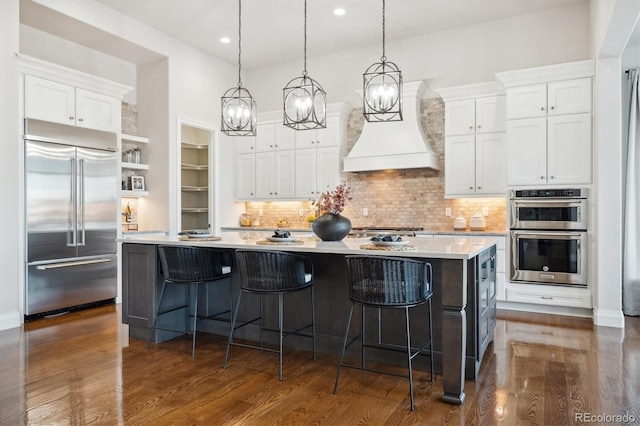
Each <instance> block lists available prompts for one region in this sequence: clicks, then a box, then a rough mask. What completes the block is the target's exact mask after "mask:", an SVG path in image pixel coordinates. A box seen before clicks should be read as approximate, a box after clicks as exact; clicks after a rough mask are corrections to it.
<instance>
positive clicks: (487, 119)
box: [445, 96, 506, 136]
mask: <svg viewBox="0 0 640 426" xmlns="http://www.w3.org/2000/svg"><path fill="white" fill-rule="evenodd" d="M505 105H506V103H505V97H504V96H486V97H482V98H477V99H463V100H458V101H450V102H446V104H445V117H446V118H445V135H446V136H456V135H473V134H476V133H495V132H504V131H505Z"/></svg>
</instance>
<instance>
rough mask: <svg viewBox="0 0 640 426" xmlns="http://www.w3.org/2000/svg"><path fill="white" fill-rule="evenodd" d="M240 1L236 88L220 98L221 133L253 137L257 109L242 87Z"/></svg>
mask: <svg viewBox="0 0 640 426" xmlns="http://www.w3.org/2000/svg"><path fill="white" fill-rule="evenodd" d="M241 35H242V0H238V86H237V87H232V88H231V89H229V90H227V91H226V92H225V94H224V95H223V96H222V126H221V130H222V132H223V133H225V134H227V135H229V136H255V134H256V121H257V114H258V112H257V107H256V101H255V100H254V99H253V98H252V97H251V93H249V91H248V90H247V89H245V88H244V87H242V77H241V76H240V73H241V71H242V63H241V61H240V58H241V55H242V36H241Z"/></svg>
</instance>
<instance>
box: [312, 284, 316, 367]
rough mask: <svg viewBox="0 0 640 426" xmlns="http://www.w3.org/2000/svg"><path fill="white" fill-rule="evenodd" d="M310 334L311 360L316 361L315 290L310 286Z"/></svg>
mask: <svg viewBox="0 0 640 426" xmlns="http://www.w3.org/2000/svg"><path fill="white" fill-rule="evenodd" d="M311 333H312V334H313V359H314V360H315V359H316V289H315V288H314V286H311Z"/></svg>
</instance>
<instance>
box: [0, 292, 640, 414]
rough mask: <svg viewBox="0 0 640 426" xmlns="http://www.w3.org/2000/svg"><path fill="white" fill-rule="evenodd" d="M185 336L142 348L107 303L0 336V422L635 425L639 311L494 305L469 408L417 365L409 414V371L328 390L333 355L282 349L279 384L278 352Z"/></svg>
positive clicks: (352, 380)
mask: <svg viewBox="0 0 640 426" xmlns="http://www.w3.org/2000/svg"><path fill="white" fill-rule="evenodd" d="M190 342H191V341H190V339H189V338H179V339H175V340H174V341H171V342H166V343H162V344H160V345H159V346H155V345H152V347H151V348H150V349H147V348H146V342H143V341H140V340H136V339H129V338H128V333H127V326H126V325H122V324H120V311H119V307H117V306H113V305H112V306H106V307H101V308H95V309H92V310H88V311H82V312H76V313H72V314H68V315H66V316H62V317H57V318H49V319H42V320H38V321H34V322H30V323H27V324H26V325H25V326H24V330H21V329H14V330H8V331H3V332H0V354H2V355H1V357H0V383H2V385H0V424H1V425H20V424H30V425H58V424H73V425H78V424H107V425H112V424H131V425H144V424H154V425H165V424H175V425H187V424H206V425H212V424H216V425H218V424H243V425H248V424H259V425H261V424H296V425H298V424H300V425H309V424H326V425H343V424H344V425H353V424H362V423H368V424H374V425H377V424H398V425H405V424H420V425H447V424H456V425H463V424H469V425H474V424H504V425H519V424H523V425H524V424H539V425H552V424H559V425H567V424H579V423H582V422H583V421H584V420H589V419H591V422H592V423H593V422H594V421H595V422H596V423H600V424H602V423H606V422H607V420H608V419H607V418H598V417H596V416H605V415H609V416H625V415H626V416H627V417H626V420H632V421H631V422H628V423H635V424H640V404H639V403H638V401H640V318H638V317H636V318H632V317H627V318H626V327H625V329H623V330H619V329H613V328H605V327H595V326H593V325H592V323H591V320H588V319H578V318H568V317H559V316H551V315H545V316H543V315H532V314H523V313H514V312H500V313H499V319H498V323H497V328H496V340H495V342H494V343H493V344H492V345H490V346H489V348H488V349H487V354H486V355H485V359H484V361H483V365H482V369H481V371H480V377H479V380H477V381H475V382H473V381H467V382H466V384H465V392H466V395H467V399H466V401H465V403H464V404H463V405H462V406H454V405H450V404H446V403H444V402H442V401H441V400H440V398H441V396H442V394H441V392H442V390H441V389H442V387H441V386H442V384H441V377H440V376H436V382H435V385H432V384H431V382H430V381H429V373H428V372H427V373H424V372H418V373H416V374H415V377H414V380H415V395H416V396H415V401H416V409H415V411H414V412H411V411H410V410H409V396H408V384H407V380H406V379H403V378H397V377H393V376H386V375H379V374H375V373H365V372H360V371H357V370H350V369H345V370H343V373H342V378H341V381H340V389H339V392H338V394H337V395H333V385H334V380H335V374H336V366H337V357H335V356H329V355H323V354H319V355H318V359H317V360H316V361H313V360H312V359H311V354H310V353H308V352H304V351H297V350H291V349H290V350H287V351H286V352H285V355H284V381H283V382H279V381H278V362H277V355H274V354H269V353H265V352H261V351H255V350H249V349H244V348H238V347H234V348H232V354H231V358H230V361H229V367H228V369H226V370H225V369H222V363H223V360H224V353H225V349H226V342H225V338H223V337H221V336H214V335H209V334H204V333H201V334H199V335H198V341H197V348H196V358H195V359H192V358H191V350H190ZM612 419H613V420H614V421H609V423H610V424H623V423H625V422H624V420H625V418H622V417H621V418H620V419H616V418H612ZM598 420H600V421H598ZM616 420H617V421H616Z"/></svg>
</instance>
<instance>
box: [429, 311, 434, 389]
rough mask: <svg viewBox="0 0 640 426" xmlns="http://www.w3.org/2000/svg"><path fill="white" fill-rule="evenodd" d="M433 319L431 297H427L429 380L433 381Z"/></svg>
mask: <svg viewBox="0 0 640 426" xmlns="http://www.w3.org/2000/svg"><path fill="white" fill-rule="evenodd" d="M431 324H433V321H432V320H431V299H429V359H431V382H433V326H432V325H431Z"/></svg>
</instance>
